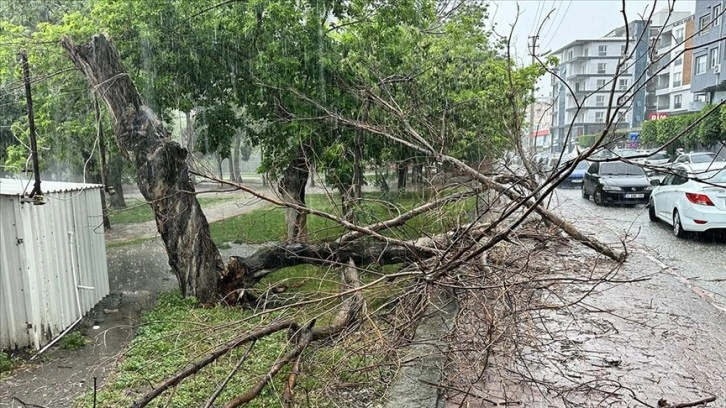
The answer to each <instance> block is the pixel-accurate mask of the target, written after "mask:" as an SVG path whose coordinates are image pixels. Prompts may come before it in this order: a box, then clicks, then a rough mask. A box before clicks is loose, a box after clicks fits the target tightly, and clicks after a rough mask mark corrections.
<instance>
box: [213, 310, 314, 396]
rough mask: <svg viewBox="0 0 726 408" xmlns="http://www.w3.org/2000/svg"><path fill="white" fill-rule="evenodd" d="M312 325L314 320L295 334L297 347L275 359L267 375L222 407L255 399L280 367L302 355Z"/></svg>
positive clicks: (308, 342)
mask: <svg viewBox="0 0 726 408" xmlns="http://www.w3.org/2000/svg"><path fill="white" fill-rule="evenodd" d="M314 324H315V320H312V321H311V322H310V323H308V324H307V325H306V326H305V327H303V328H301V329H300V331H299V332H298V333H296V335H295V336H293V338H297V345H296V346H295V347H294V348H293V349H292V350H290V351H289V352H287V353H286V354H285V355H284V356H282V357H280V358H279V359H277V361H275V364H273V365H272V367H270V370H269V371H268V372H267V374H265V375H264V376H263V377H262V378H260V380H259V381H257V384H255V386H254V387H252V389H251V390H249V391H247V392H246V393H244V394H242V395H238V396H237V397H235V398H234V399H232V400H231V401H229V402H228V403H227V404H225V405H224V407H225V408H236V407H239V406H240V405H242V404H245V403H248V402H250V401H252V400H253V399H255V398H256V397H257V396H258V395H259V394H260V392H262V390H263V389H264V388H265V386H266V385H267V383H269V382H270V381H272V379H273V378H275V375H277V373H278V372H279V371H280V370H281V369H282V367H284V366H285V365H287V363H289V362H290V361H292V360H293V359H295V358H297V357H299V356H300V355H301V354H302V352H303V350H305V347H307V346H308V344H310V342H311V341H312V340H313V331H312V327H313V325H314Z"/></svg>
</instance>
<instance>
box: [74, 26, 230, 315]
mask: <svg viewBox="0 0 726 408" xmlns="http://www.w3.org/2000/svg"><path fill="white" fill-rule="evenodd" d="M61 43H62V45H63V47H64V48H65V49H66V51H67V53H68V56H69V57H70V59H71V60H72V61H73V63H74V64H75V66H76V67H77V68H78V69H80V70H81V72H83V74H84V75H85V76H86V77H87V78H88V81H89V82H90V85H91V87H92V88H93V89H94V90H96V92H97V93H98V95H99V96H100V97H102V98H103V100H104V102H105V103H106V105H107V106H108V111H109V113H110V114H111V117H112V119H113V123H114V128H115V129H114V130H115V135H116V140H117V142H118V145H119V147H120V148H121V151H122V153H123V154H124V155H125V156H126V157H127V158H128V159H129V160H131V162H132V163H133V165H134V167H135V168H136V181H137V184H138V186H139V191H140V192H141V194H142V195H143V196H144V198H146V200H147V201H148V202H150V203H151V207H152V209H153V210H154V216H155V218H156V226H157V228H158V230H159V234H160V235H161V238H162V240H163V241H164V245H165V247H166V252H167V254H168V256H169V265H170V266H171V268H172V270H173V271H174V273H175V274H176V277H177V279H178V281H179V287H180V289H181V292H182V294H183V295H184V296H196V297H197V298H198V299H199V300H200V301H202V302H209V301H212V300H213V299H215V297H216V293H217V283H218V281H219V277H220V274H221V272H222V271H223V270H224V264H223V263H222V258H221V256H220V255H219V251H218V250H217V247H216V245H215V244H214V242H213V241H212V238H211V236H210V234H209V225H208V224H207V219H206V218H205V216H204V213H203V212H202V209H201V207H200V206H199V202H198V201H197V199H196V196H195V195H194V194H193V193H194V186H193V185H192V183H191V182H190V179H189V172H188V168H187V162H186V160H187V150H186V149H184V148H182V147H181V146H180V145H179V144H177V143H175V142H173V141H171V137H170V134H169V132H168V131H167V130H166V129H165V128H164V127H163V124H162V122H161V121H160V120H159V118H158V117H157V116H156V115H155V114H154V112H153V111H152V110H151V109H150V108H149V107H148V106H147V105H145V104H144V102H143V101H142V100H141V95H139V93H138V91H137V90H136V88H135V86H134V84H133V83H132V82H131V79H130V78H129V76H128V74H126V72H125V70H124V68H123V66H122V64H121V58H120V56H119V54H118V52H117V51H116V48H115V47H114V46H113V45H112V44H111V43H110V42H109V41H108V40H107V39H106V37H105V36H103V35H96V36H94V37H93V39H92V40H91V43H90V44H87V45H81V46H75V45H74V44H73V42H72V41H71V39H70V38H69V37H65V38H64V39H63V40H62V42H61Z"/></svg>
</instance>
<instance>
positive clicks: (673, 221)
mask: <svg viewBox="0 0 726 408" xmlns="http://www.w3.org/2000/svg"><path fill="white" fill-rule="evenodd" d="M648 216H649V218H650V220H651V221H658V220H663V221H665V222H666V223H668V224H670V225H671V226H672V227H673V235H675V236H677V237H679V238H682V237H684V236H686V234H687V233H688V232H703V231H708V230H711V229H724V228H726V162H714V163H696V164H679V165H677V166H675V167H674V168H673V172H672V173H671V174H669V175H667V176H666V177H665V178H664V179H663V181H661V182H660V183H659V185H657V186H656V187H655V188H654V189H653V193H652V194H651V197H650V200H649V202H648Z"/></svg>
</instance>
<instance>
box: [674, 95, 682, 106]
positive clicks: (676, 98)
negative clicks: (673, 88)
mask: <svg viewBox="0 0 726 408" xmlns="http://www.w3.org/2000/svg"><path fill="white" fill-rule="evenodd" d="M682 100H683V97H682V96H681V95H673V109H681V104H682V102H683V101H682Z"/></svg>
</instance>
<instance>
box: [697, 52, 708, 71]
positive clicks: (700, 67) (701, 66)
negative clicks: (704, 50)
mask: <svg viewBox="0 0 726 408" xmlns="http://www.w3.org/2000/svg"><path fill="white" fill-rule="evenodd" d="M704 73H706V56H705V55H701V56H698V57H696V75H701V74H704Z"/></svg>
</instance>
